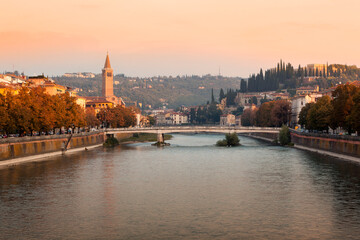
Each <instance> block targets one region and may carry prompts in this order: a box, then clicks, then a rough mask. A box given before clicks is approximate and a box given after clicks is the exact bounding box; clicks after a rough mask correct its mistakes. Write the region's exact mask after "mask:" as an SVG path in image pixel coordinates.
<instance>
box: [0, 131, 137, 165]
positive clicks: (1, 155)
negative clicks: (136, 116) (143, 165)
mask: <svg viewBox="0 0 360 240" xmlns="http://www.w3.org/2000/svg"><path fill="white" fill-rule="evenodd" d="M70 136H71V135H66V134H65V135H47V136H33V137H19V138H4V139H0V161H2V160H8V159H14V158H21V157H28V156H33V155H40V154H46V153H53V152H63V151H64V150H65V148H66V150H71V149H76V148H85V147H90V146H94V145H101V144H103V143H104V141H105V140H106V133H104V132H103V131H101V132H98V131H97V132H86V133H78V134H73V135H72V136H71V137H70ZM130 136H132V134H125V133H117V134H115V137H116V138H117V139H118V140H121V139H124V138H128V137H130Z"/></svg>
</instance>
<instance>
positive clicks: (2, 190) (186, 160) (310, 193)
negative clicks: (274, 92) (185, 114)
mask: <svg viewBox="0 0 360 240" xmlns="http://www.w3.org/2000/svg"><path fill="white" fill-rule="evenodd" d="M221 138H223V136H222V135H201V134H198V135H174V138H173V140H171V141H170V142H171V144H172V145H171V146H170V147H165V148H157V147H153V146H150V144H149V143H138V144H131V145H128V146H120V147H117V148H114V149H102V148H99V149H96V150H91V151H87V152H82V153H78V154H73V155H67V156H61V157H56V158H53V159H51V161H41V162H32V163H27V164H23V165H19V166H15V167H12V168H10V169H2V170H0V239H7V240H8V239H9V240H10V239H359V238H360V166H359V165H357V164H354V163H350V162H345V161H339V160H338V159H332V158H329V157H323V156H320V155H317V154H313V153H307V152H304V151H299V150H296V149H292V148H283V147H278V146H272V145H269V144H267V143H264V142H261V141H258V140H254V139H250V138H246V137H241V138H240V139H241V143H242V144H243V145H242V146H240V147H235V148H218V147H215V146H214V143H215V142H216V141H217V140H219V139H221Z"/></svg>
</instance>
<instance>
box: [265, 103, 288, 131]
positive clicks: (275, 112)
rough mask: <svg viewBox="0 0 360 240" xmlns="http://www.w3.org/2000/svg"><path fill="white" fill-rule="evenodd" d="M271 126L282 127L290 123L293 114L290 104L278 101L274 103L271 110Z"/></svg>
mask: <svg viewBox="0 0 360 240" xmlns="http://www.w3.org/2000/svg"><path fill="white" fill-rule="evenodd" d="M270 114H271V124H272V125H273V126H274V127H281V126H282V125H283V124H286V123H288V121H289V117H290V114H291V106H290V102H289V101H286V100H278V101H275V102H274V106H273V108H272V109H271V113H270Z"/></svg>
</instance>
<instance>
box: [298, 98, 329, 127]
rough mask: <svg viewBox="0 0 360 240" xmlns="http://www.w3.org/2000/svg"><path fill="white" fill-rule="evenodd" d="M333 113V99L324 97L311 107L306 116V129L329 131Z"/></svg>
mask: <svg viewBox="0 0 360 240" xmlns="http://www.w3.org/2000/svg"><path fill="white" fill-rule="evenodd" d="M331 113H332V105H331V99H330V97H329V96H324V97H321V98H319V99H318V101H317V102H316V103H314V104H312V105H311V107H310V109H309V111H308V113H307V116H306V124H305V126H306V128H307V129H310V130H318V131H328V130H329V126H330V117H331Z"/></svg>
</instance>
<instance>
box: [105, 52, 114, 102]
mask: <svg viewBox="0 0 360 240" xmlns="http://www.w3.org/2000/svg"><path fill="white" fill-rule="evenodd" d="M113 78H114V74H113V69H112V68H111V65H110V59H109V53H107V55H106V60H105V65H104V68H103V70H102V96H103V97H106V98H107V97H112V96H114V86H113V85H114V81H113V80H114V79H113Z"/></svg>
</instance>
